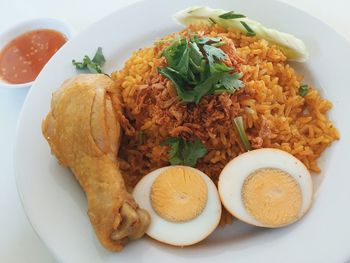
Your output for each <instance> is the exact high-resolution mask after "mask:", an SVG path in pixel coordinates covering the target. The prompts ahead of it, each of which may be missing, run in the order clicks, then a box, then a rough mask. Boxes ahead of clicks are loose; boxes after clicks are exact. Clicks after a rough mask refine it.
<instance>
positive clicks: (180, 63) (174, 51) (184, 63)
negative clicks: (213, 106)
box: [158, 34, 244, 103]
mask: <svg viewBox="0 0 350 263" xmlns="http://www.w3.org/2000/svg"><path fill="white" fill-rule="evenodd" d="M189 35H190V36H189V37H188V38H186V37H183V38H176V39H175V40H174V41H173V42H172V44H171V45H170V46H168V47H166V48H165V49H164V50H163V52H162V54H161V56H164V57H165V59H166V62H167V66H166V67H162V68H161V67H159V68H158V72H159V73H160V74H161V75H163V76H164V77H166V78H168V79H169V80H170V81H171V82H172V83H173V85H174V87H175V89H176V92H177V95H178V96H179V97H180V98H181V100H182V101H183V102H185V103H191V102H194V103H199V101H200V100H201V98H202V97H203V96H205V95H209V94H219V93H224V92H227V93H234V92H235V91H236V90H239V89H241V88H242V87H243V86H244V84H243V82H242V81H241V80H240V79H241V78H242V76H243V75H242V74H241V73H238V72H235V71H234V69H233V68H232V67H228V66H227V65H225V64H224V63H223V61H224V60H226V59H227V58H228V57H227V54H226V53H225V52H224V51H223V50H222V49H220V48H219V47H220V46H222V45H225V42H223V40H222V38H220V37H199V36H198V35H197V34H193V35H191V34H189Z"/></svg>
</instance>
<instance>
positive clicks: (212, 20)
mask: <svg viewBox="0 0 350 263" xmlns="http://www.w3.org/2000/svg"><path fill="white" fill-rule="evenodd" d="M208 19H209V21H210V22H211V23H212V24H213V25H215V24H216V21H215V20H214V19H212V18H211V17H209V18H208Z"/></svg>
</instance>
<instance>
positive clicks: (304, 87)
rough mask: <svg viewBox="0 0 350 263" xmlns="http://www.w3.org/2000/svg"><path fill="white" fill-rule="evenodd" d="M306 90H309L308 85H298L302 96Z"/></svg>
mask: <svg viewBox="0 0 350 263" xmlns="http://www.w3.org/2000/svg"><path fill="white" fill-rule="evenodd" d="M308 91H309V86H308V85H307V84H303V85H300V87H299V95H300V96H302V97H304V96H305V95H306V93H307V92H308Z"/></svg>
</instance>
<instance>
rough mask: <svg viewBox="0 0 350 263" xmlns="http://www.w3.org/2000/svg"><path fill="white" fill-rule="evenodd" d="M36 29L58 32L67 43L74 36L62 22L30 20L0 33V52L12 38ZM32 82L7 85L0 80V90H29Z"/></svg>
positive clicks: (65, 23) (44, 18)
mask: <svg viewBox="0 0 350 263" xmlns="http://www.w3.org/2000/svg"><path fill="white" fill-rule="evenodd" d="M37 29H52V30H55V31H58V32H60V33H62V34H63V35H64V36H65V37H66V38H67V42H68V41H69V40H70V39H71V38H72V37H73V35H74V30H73V28H72V26H71V25H70V24H68V23H67V22H65V21H63V20H60V19H57V18H49V17H39V18H32V19H28V20H24V21H21V22H19V23H17V24H15V25H13V26H11V27H9V28H8V29H6V30H4V31H3V32H1V33H0V52H1V50H2V48H3V47H4V46H5V45H7V44H8V43H9V42H10V41H11V40H13V39H14V38H16V37H18V36H20V35H21V34H23V33H25V32H28V31H32V30H37ZM67 42H66V43H67ZM34 81H35V80H34ZM34 81H30V82H25V83H19V84H13V83H8V82H6V81H4V80H2V79H1V78H0V88H12V89H13V88H15V89H16V88H29V87H31V86H32V85H33V83H34Z"/></svg>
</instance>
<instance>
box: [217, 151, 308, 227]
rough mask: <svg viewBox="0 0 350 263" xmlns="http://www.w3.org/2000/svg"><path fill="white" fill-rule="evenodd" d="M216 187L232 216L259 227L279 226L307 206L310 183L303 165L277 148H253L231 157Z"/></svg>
mask: <svg viewBox="0 0 350 263" xmlns="http://www.w3.org/2000/svg"><path fill="white" fill-rule="evenodd" d="M218 190H219V195H220V198H221V202H222V204H223V205H224V207H225V208H226V209H227V211H229V212H230V213H231V214H232V215H233V216H235V217H237V218H238V219H240V220H242V221H244V222H246V223H249V224H252V225H256V226H261V227H270V228H275V227H282V226H286V225H289V224H291V223H294V222H295V221H297V220H298V219H300V218H301V217H302V216H303V215H304V214H305V213H306V212H307V211H308V209H309V207H310V205H311V202H312V196H313V187H312V180H311V175H310V173H309V171H308V169H307V168H306V167H305V165H304V164H303V163H302V162H301V161H299V160H298V159H297V158H295V157H294V156H293V155H291V154H289V153H287V152H285V151H282V150H278V149H272V148H263V149H258V150H253V151H250V152H247V153H244V154H242V155H239V156H238V157H236V158H235V159H233V160H231V161H230V162H229V163H228V164H227V165H226V166H225V168H224V169H223V170H222V172H221V174H220V177H219V182H218Z"/></svg>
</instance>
